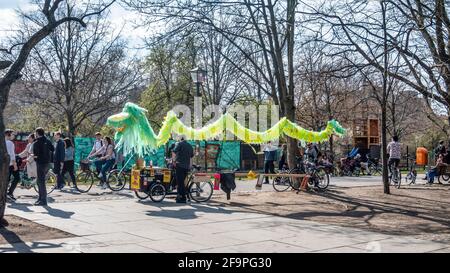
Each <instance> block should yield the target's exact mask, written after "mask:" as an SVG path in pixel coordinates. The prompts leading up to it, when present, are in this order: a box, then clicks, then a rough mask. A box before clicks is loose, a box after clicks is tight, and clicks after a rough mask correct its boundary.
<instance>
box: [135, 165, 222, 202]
mask: <svg viewBox="0 0 450 273" xmlns="http://www.w3.org/2000/svg"><path fill="white" fill-rule="evenodd" d="M199 170H200V167H199V166H197V165H195V164H194V165H193V166H192V169H191V171H190V173H189V175H188V178H187V181H188V182H187V198H188V201H191V199H192V200H194V201H196V202H207V201H209V200H210V199H211V197H212V194H213V184H212V183H211V181H202V182H197V181H194V178H195V174H196V173H197V172H198V171H199ZM170 172H171V173H170V175H171V178H170V182H169V183H164V179H163V176H164V174H156V173H155V174H154V179H153V181H150V183H148V184H147V185H146V186H145V188H144V189H141V191H137V190H136V191H135V195H136V197H137V198H139V199H140V200H145V199H147V198H149V197H150V199H151V200H152V201H153V202H157V203H159V202H162V201H163V200H164V198H165V197H166V195H169V194H170V195H176V194H177V192H176V191H175V190H176V189H175V188H176V178H175V175H174V174H175V170H173V169H171V170H170ZM144 185H145V184H144Z"/></svg>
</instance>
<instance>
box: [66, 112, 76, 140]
mask: <svg viewBox="0 0 450 273" xmlns="http://www.w3.org/2000/svg"><path fill="white" fill-rule="evenodd" d="M67 127H68V129H69V130H68V131H69V135H68V137H69V138H70V139H71V140H72V142H73V141H74V137H75V134H76V127H75V122H74V119H73V116H72V115H71V114H67Z"/></svg>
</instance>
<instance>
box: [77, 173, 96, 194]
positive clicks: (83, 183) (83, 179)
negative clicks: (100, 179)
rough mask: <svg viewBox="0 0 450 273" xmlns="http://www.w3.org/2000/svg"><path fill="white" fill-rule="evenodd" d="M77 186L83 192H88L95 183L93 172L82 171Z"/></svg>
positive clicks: (78, 176)
mask: <svg viewBox="0 0 450 273" xmlns="http://www.w3.org/2000/svg"><path fill="white" fill-rule="evenodd" d="M76 181H77V183H76V185H75V188H76V189H77V191H79V192H81V193H87V192H88V191H89V190H90V189H91V188H92V185H94V175H93V174H92V172H81V173H79V174H78V175H77V177H76Z"/></svg>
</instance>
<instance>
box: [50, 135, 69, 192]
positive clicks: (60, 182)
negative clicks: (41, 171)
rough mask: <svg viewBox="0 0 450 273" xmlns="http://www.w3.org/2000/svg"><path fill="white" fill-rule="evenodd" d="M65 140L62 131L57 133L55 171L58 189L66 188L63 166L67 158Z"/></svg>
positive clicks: (54, 158) (54, 157)
mask: <svg viewBox="0 0 450 273" xmlns="http://www.w3.org/2000/svg"><path fill="white" fill-rule="evenodd" d="M65 155H66V153H65V149H64V141H63V140H62V135H61V133H60V132H56V133H55V155H54V156H53V160H54V161H53V163H54V166H53V172H54V173H55V174H56V189H59V190H61V189H63V188H64V179H63V178H62V168H63V165H64V158H65Z"/></svg>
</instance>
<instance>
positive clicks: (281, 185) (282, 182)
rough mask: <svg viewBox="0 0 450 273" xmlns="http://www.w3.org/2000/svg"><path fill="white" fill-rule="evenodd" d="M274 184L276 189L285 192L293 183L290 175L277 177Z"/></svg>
mask: <svg viewBox="0 0 450 273" xmlns="http://www.w3.org/2000/svg"><path fill="white" fill-rule="evenodd" d="M272 186H273V188H274V189H275V191H278V192H283V191H287V190H288V189H289V188H290V187H291V183H290V182H289V177H275V178H274V179H273V181H272Z"/></svg>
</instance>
